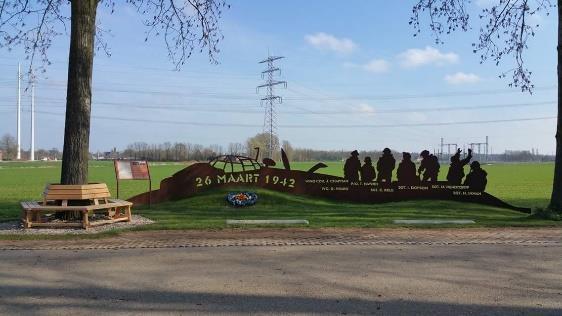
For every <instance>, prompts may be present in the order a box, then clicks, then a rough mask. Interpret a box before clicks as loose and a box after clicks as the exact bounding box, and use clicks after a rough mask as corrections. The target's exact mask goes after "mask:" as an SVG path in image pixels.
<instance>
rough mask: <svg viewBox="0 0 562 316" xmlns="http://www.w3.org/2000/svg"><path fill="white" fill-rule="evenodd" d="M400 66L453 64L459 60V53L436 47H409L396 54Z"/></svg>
mask: <svg viewBox="0 0 562 316" xmlns="http://www.w3.org/2000/svg"><path fill="white" fill-rule="evenodd" d="M398 58H399V59H400V60H401V64H402V67H405V68H414V67H419V66H423V65H429V64H433V65H438V66H441V65H445V64H454V63H456V62H458V61H459V55H457V54H455V53H442V52H440V51H439V50H438V49H437V48H433V47H430V46H426V47H425V48H424V49H420V48H411V49H408V50H406V51H405V52H403V53H401V54H399V55H398Z"/></svg>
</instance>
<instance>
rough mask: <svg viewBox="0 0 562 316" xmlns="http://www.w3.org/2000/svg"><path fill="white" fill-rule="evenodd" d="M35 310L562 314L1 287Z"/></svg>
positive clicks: (5, 305) (15, 309)
mask: <svg viewBox="0 0 562 316" xmlns="http://www.w3.org/2000/svg"><path fill="white" fill-rule="evenodd" d="M2 310H3V311H4V312H5V313H7V314H18V313H30V312H31V313H33V311H44V312H47V311H48V312H50V313H59V314H63V313H68V312H69V311H72V312H79V313H132V314H140V313H145V312H149V313H155V314H158V313H205V314H225V313H237V314H247V313H258V314H264V313H271V314H340V315H341V314H368V315H372V314H417V315H419V314H427V315H452V314H456V315H462V314H487V315H515V314H516V315H522V314H525V315H526V314H529V315H560V313H561V312H562V310H561V309H554V308H542V307H522V306H517V307H515V306H495V305H481V304H456V303H443V302H426V301H424V302H421V301H414V300H407V299H405V300H401V299H399V300H383V299H378V298H377V299H375V298H373V299H361V298H344V297H342V298H319V297H304V296H294V295H286V296H279V295H250V294H233V293H208V292H191V291H170V290H150V289H115V288H109V287H100V286H87V287H78V288H70V287H65V288H50V287H40V286H23V285H22V286H14V285H8V286H2V289H1V290H0V311H2Z"/></svg>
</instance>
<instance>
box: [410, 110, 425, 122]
mask: <svg viewBox="0 0 562 316" xmlns="http://www.w3.org/2000/svg"><path fill="white" fill-rule="evenodd" d="M407 117H408V119H409V120H410V121H411V122H416V123H420V122H425V121H427V115H425V114H424V113H422V112H412V113H408V114H407Z"/></svg>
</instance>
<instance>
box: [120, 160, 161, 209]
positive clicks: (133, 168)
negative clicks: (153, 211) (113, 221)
mask: <svg viewBox="0 0 562 316" xmlns="http://www.w3.org/2000/svg"><path fill="white" fill-rule="evenodd" d="M113 165H114V167H115V179H116V180H117V198H119V180H148V192H151V191H152V179H151V178H150V168H149V167H148V161H146V160H135V161H133V160H113ZM150 204H151V199H150V194H149V196H148V206H149V207H150Z"/></svg>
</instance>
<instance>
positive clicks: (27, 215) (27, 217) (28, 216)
mask: <svg viewBox="0 0 562 316" xmlns="http://www.w3.org/2000/svg"><path fill="white" fill-rule="evenodd" d="M30 213H31V211H25V222H24V227H25V228H31V214H30Z"/></svg>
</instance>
